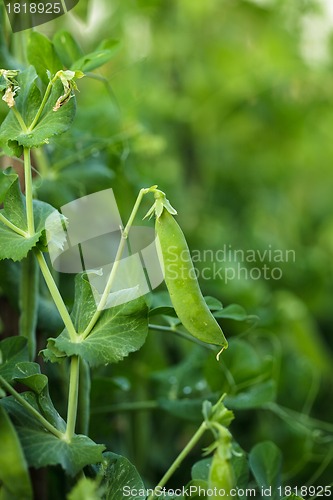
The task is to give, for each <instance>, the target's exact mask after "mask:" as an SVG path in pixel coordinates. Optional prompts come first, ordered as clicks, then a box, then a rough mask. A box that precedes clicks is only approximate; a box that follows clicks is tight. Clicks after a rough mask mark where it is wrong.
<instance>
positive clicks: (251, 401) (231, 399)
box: [225, 380, 276, 410]
mask: <svg viewBox="0 0 333 500" xmlns="http://www.w3.org/2000/svg"><path fill="white" fill-rule="evenodd" d="M275 398H276V384H275V381H274V380H267V381H266V382H262V383H260V384H256V385H253V386H251V387H250V388H249V389H248V390H247V391H244V392H239V393H238V394H236V395H235V396H231V395H228V396H227V397H226V398H225V404H226V406H228V407H230V408H231V409H232V410H250V409H254V408H261V407H263V406H264V405H265V404H266V403H271V402H272V401H275Z"/></svg>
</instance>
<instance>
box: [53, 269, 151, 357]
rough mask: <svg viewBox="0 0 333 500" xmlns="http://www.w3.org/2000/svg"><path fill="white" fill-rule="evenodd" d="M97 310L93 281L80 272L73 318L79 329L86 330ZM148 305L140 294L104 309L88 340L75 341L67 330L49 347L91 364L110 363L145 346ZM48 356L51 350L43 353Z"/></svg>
mask: <svg viewBox="0 0 333 500" xmlns="http://www.w3.org/2000/svg"><path fill="white" fill-rule="evenodd" d="M95 311H96V303H95V299H94V297H93V294H92V291H91V287H90V283H89V281H88V279H87V276H86V274H79V275H77V277H76V281H75V301H74V307H73V311H72V314H71V316H72V319H73V322H74V326H75V328H76V331H77V332H78V333H79V334H80V333H82V332H83V331H84V330H85V328H86V327H87V325H88V324H89V322H90V320H91V318H92V316H93V314H94V313H95ZM147 313H148V311H147V305H146V303H145V300H144V299H143V298H142V297H140V298H138V299H135V300H132V301H131V302H126V303H124V304H122V305H120V306H116V307H112V308H110V309H106V310H105V311H103V312H102V314H101V316H100V318H99V320H98V321H97V323H96V325H95V326H94V328H93V330H92V331H91V333H90V334H89V336H88V337H87V338H86V339H85V340H81V342H71V340H70V338H69V335H68V332H67V331H66V330H64V331H63V332H62V333H61V334H60V335H59V337H58V338H57V339H51V344H50V346H49V345H48V347H51V348H53V347H54V348H55V349H57V350H59V351H62V352H64V353H66V355H67V356H73V355H79V356H80V357H82V358H83V359H84V360H85V361H87V362H88V363H89V365H90V366H97V365H106V364H108V363H115V362H118V361H120V360H121V359H123V358H124V357H125V356H127V355H128V354H129V353H130V352H134V351H137V350H138V349H140V347H141V346H142V345H143V343H144V341H145V339H146V336H147V332H148V319H147ZM43 353H44V355H45V356H46V358H48V357H49V353H48V352H46V353H45V352H43Z"/></svg>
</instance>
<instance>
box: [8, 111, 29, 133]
mask: <svg viewBox="0 0 333 500" xmlns="http://www.w3.org/2000/svg"><path fill="white" fill-rule="evenodd" d="M11 109H12V110H13V113H14V115H15V117H16V120H17V121H18V122H19V125H20V127H21V129H22V131H23V132H25V133H26V132H28V129H27V126H26V124H25V122H24V120H23V118H22V115H21V113H20V112H19V110H18V109H17V107H16V106H13V107H12V108H11Z"/></svg>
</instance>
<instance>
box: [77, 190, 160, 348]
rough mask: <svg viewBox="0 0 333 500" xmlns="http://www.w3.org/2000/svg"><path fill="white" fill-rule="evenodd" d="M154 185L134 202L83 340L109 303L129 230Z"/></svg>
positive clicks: (82, 336)
mask: <svg viewBox="0 0 333 500" xmlns="http://www.w3.org/2000/svg"><path fill="white" fill-rule="evenodd" d="M154 187H155V186H154ZM154 187H152V188H143V189H141V190H140V192H139V194H138V197H137V199H136V202H135V204H134V207H133V210H132V212H131V215H130V217H129V219H128V222H127V224H126V226H125V228H124V229H123V231H122V234H121V239H120V243H119V246H118V250H117V254H116V257H115V261H114V264H113V266H112V269H111V272H110V276H109V278H108V281H107V283H106V286H105V289H104V291H103V294H102V296H101V299H100V301H99V304H98V307H97V309H96V311H95V313H94V315H93V316H92V318H91V320H90V322H89V324H88V325H87V327H86V329H85V330H84V332H83V333H82V334H81V335H80V338H81V340H84V339H85V338H86V337H88V335H89V334H90V332H91V330H92V329H93V328H94V326H95V324H96V323H97V321H98V319H99V317H100V315H101V313H102V311H103V309H104V308H105V306H106V303H107V300H108V297H109V294H110V291H111V288H112V285H113V283H114V279H115V276H116V273H117V271H118V268H119V265H120V260H121V257H122V254H123V251H124V248H125V245H126V240H127V238H128V233H129V231H130V229H131V227H132V224H133V221H134V219H135V216H136V214H137V212H138V209H139V206H140V204H141V201H142V198H143V197H144V195H145V194H147V193H149V192H151V191H152V190H153V189H154Z"/></svg>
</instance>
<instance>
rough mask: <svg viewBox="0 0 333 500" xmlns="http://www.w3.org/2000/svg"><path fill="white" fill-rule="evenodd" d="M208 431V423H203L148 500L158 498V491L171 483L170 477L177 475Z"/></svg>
mask: <svg viewBox="0 0 333 500" xmlns="http://www.w3.org/2000/svg"><path fill="white" fill-rule="evenodd" d="M206 430H207V425H206V422H202V424H201V425H200V427H199V429H198V430H197V431H196V433H195V434H194V435H193V436H192V438H191V439H190V441H189V442H188V443H187V445H186V446H185V448H183V450H182V451H181V452H180V454H179V455H178V457H177V458H176V460H175V461H174V462H173V464H172V465H171V466H170V467H169V469H168V470H167V472H166V473H165V474H164V476H163V477H162V479H161V481H160V482H159V483H158V485H157V486H156V487H155V488H154V491H153V493H152V494H151V495H149V497H148V498H147V500H153V499H154V498H156V496H157V493H158V491H160V489H161V488H163V486H165V485H166V483H167V482H168V481H169V479H170V477H171V476H172V475H173V474H174V473H175V471H176V470H177V469H178V467H179V466H180V465H181V463H182V462H183V460H184V459H185V458H186V456H187V455H188V454H189V453H190V451H191V450H192V449H193V448H194V446H195V445H196V444H197V443H198V441H199V440H200V439H201V437H202V436H203V434H204V433H205V432H206Z"/></svg>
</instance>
